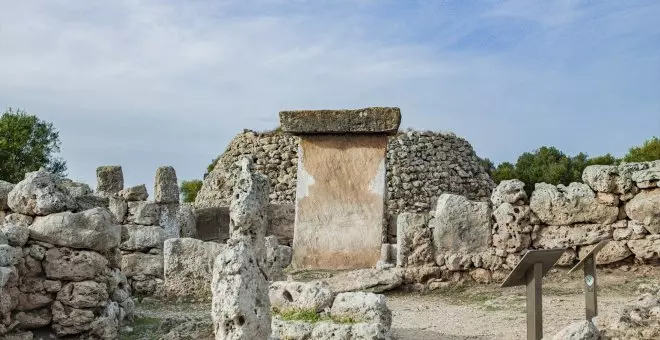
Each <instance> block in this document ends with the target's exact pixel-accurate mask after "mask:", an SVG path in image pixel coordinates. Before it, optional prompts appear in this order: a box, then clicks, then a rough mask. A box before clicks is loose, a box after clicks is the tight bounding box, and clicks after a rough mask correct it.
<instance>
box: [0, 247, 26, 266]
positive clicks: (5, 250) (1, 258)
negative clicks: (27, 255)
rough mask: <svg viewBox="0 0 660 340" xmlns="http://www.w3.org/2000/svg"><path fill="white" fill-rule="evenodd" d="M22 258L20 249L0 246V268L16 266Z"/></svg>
mask: <svg viewBox="0 0 660 340" xmlns="http://www.w3.org/2000/svg"><path fill="white" fill-rule="evenodd" d="M22 258H23V250H22V249H21V248H20V247H12V246H10V245H8V244H0V267H9V266H14V265H17V264H18V263H19V262H20V261H21V259H22Z"/></svg>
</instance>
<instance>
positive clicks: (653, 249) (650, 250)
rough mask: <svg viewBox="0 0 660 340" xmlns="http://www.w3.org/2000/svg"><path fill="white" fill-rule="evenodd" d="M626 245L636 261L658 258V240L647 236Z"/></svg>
mask: <svg viewBox="0 0 660 340" xmlns="http://www.w3.org/2000/svg"><path fill="white" fill-rule="evenodd" d="M627 244H628V248H630V251H632V252H633V254H635V257H637V258H638V259H641V260H653V259H657V258H658V257H660V238H656V237H653V236H649V237H646V238H644V239H640V240H630V241H628V243H627Z"/></svg>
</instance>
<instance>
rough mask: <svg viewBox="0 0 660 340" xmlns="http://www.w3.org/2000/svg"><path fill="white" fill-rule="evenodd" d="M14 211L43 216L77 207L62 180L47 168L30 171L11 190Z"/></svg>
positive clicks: (11, 205) (9, 197) (10, 204)
mask: <svg viewBox="0 0 660 340" xmlns="http://www.w3.org/2000/svg"><path fill="white" fill-rule="evenodd" d="M7 199H8V205H9V207H10V208H11V210H12V211H14V212H16V213H20V214H24V215H29V216H43V215H48V214H53V213H58V212H61V211H65V210H69V209H75V208H76V202H75V200H74V199H73V197H71V195H70V194H69V191H68V190H67V189H66V188H65V187H64V185H63V184H62V180H61V179H60V178H59V177H58V176H57V175H54V174H52V173H50V172H47V171H46V170H39V171H33V172H28V173H27V174H25V179H24V180H22V181H20V182H19V183H18V184H16V186H14V188H13V189H12V190H11V191H10V192H9V195H8V197H7Z"/></svg>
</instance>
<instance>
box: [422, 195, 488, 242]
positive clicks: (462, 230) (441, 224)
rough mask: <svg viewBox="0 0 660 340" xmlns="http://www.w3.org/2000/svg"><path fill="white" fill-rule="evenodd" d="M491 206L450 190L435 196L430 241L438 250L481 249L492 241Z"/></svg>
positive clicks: (430, 225)
mask: <svg viewBox="0 0 660 340" xmlns="http://www.w3.org/2000/svg"><path fill="white" fill-rule="evenodd" d="M490 223H491V209H490V206H489V204H488V203H487V202H474V201H470V200H468V199H467V198H465V197H463V196H459V195H453V194H442V195H441V196H440V198H438V204H437V206H436V209H435V218H434V219H432V220H431V222H429V227H431V228H433V245H434V247H435V251H436V254H438V253H475V252H481V251H484V250H486V249H488V247H489V246H490V243H491V230H490Z"/></svg>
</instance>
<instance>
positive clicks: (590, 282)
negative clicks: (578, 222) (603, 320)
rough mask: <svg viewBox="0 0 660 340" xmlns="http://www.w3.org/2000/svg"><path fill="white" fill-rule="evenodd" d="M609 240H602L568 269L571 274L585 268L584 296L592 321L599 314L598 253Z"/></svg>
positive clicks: (589, 318)
mask: <svg viewBox="0 0 660 340" xmlns="http://www.w3.org/2000/svg"><path fill="white" fill-rule="evenodd" d="M608 242H609V240H604V241H600V243H598V245H596V247H595V248H594V249H592V250H591V251H590V252H589V254H587V255H586V256H585V257H584V258H583V259H582V260H580V262H578V264H576V265H575V267H573V268H571V270H569V271H568V273H569V274H571V273H572V272H574V271H576V270H578V269H580V268H583V270H584V298H585V310H586V316H587V321H591V319H593V318H594V317H595V316H596V315H598V298H597V291H596V290H597V287H596V254H598V252H599V251H600V250H601V249H603V247H605V245H606V244H607V243H608Z"/></svg>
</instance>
